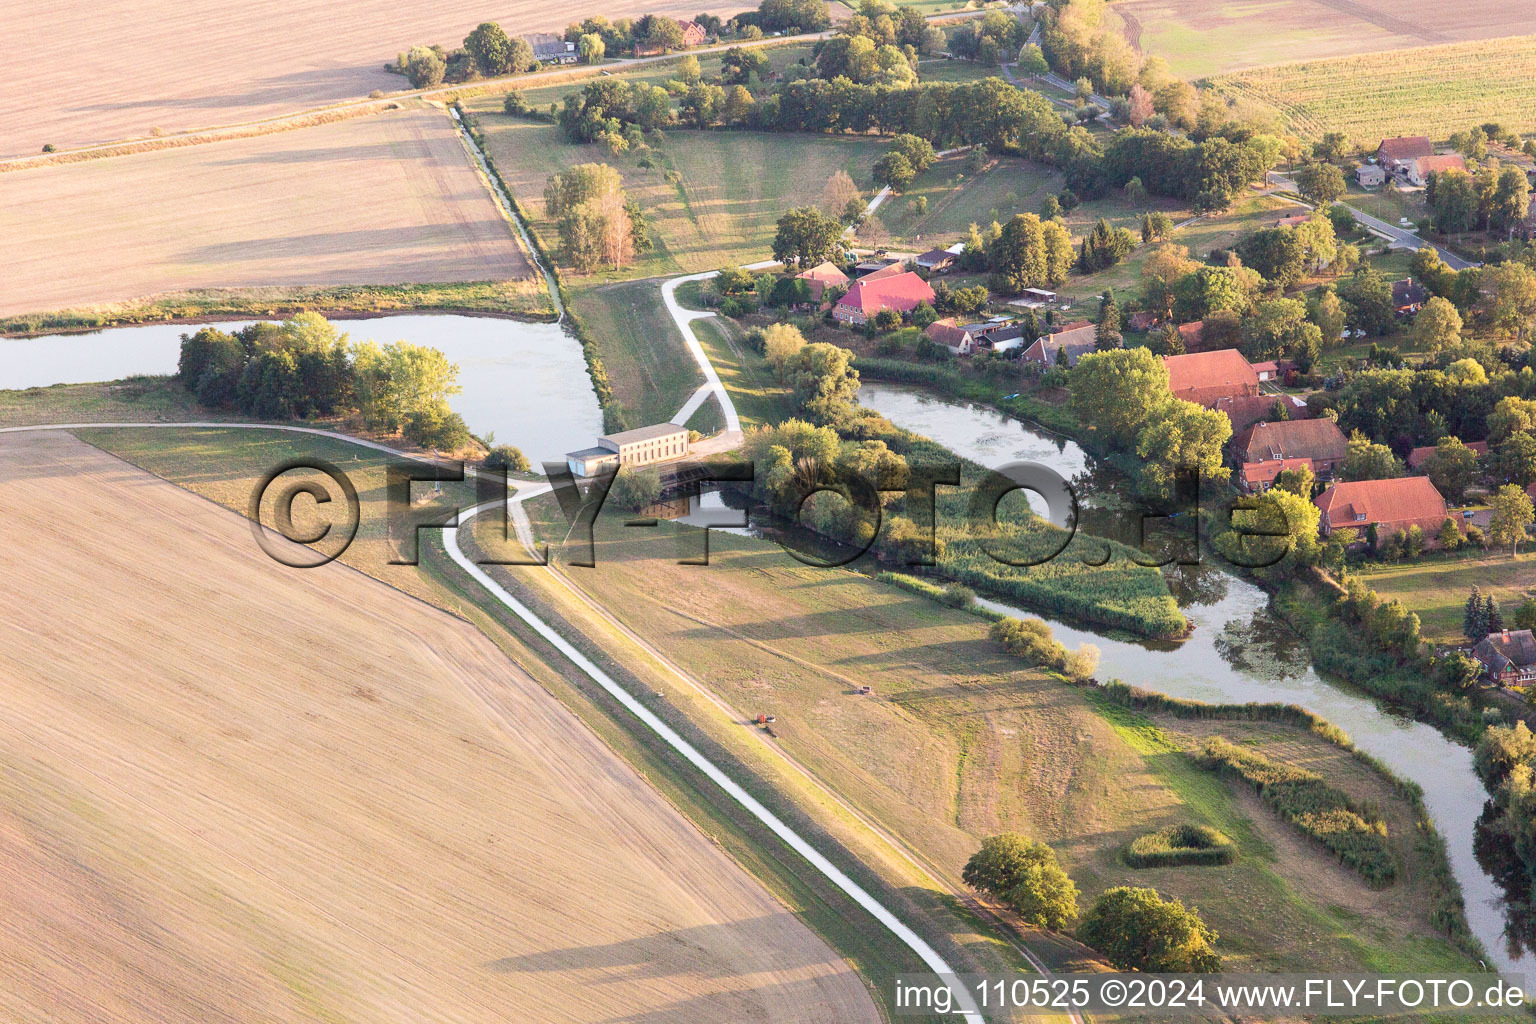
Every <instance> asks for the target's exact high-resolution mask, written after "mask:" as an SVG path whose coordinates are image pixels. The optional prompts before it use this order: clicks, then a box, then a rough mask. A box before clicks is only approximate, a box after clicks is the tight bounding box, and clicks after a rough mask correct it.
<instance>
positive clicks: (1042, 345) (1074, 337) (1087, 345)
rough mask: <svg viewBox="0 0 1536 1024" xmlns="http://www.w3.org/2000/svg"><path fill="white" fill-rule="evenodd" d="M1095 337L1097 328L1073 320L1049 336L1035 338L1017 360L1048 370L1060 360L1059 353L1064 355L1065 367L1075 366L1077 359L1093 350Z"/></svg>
mask: <svg viewBox="0 0 1536 1024" xmlns="http://www.w3.org/2000/svg"><path fill="white" fill-rule="evenodd" d="M1097 337H1098V328H1096V327H1095V326H1094V325H1093V324H1091V323H1089V322H1088V321H1087V320H1074V321H1072V322H1071V323H1069V324H1062V325H1061V326H1059V327H1057V328H1056V330H1055V331H1054V332H1052V333H1051V334H1047V335H1045V336H1044V337H1042V338H1036V339H1035V341H1034V343H1033V344H1031V345H1030V346H1029V347H1027V348H1025V349H1024V354H1023V355H1022V356H1020V357H1019V358H1020V359H1023V360H1026V361H1028V362H1031V363H1038V364H1039V365H1041V366H1044V367H1046V368H1047V369H1049V368H1050V367H1052V366H1055V365H1056V364H1057V361H1058V360H1059V359H1060V358H1062V357H1061V353H1065V358H1066V360H1067V365H1068V366H1076V365H1077V361H1078V360H1079V359H1081V358H1082V357H1083V356H1085V355H1087V354H1088V353H1089V352H1092V351H1094V350H1095V343H1096V341H1097Z"/></svg>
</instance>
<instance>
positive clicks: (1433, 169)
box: [1408, 153, 1467, 188]
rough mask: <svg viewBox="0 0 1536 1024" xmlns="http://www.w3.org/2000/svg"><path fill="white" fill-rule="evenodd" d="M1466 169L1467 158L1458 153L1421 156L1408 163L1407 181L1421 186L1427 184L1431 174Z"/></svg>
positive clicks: (1463, 170)
mask: <svg viewBox="0 0 1536 1024" xmlns="http://www.w3.org/2000/svg"><path fill="white" fill-rule="evenodd" d="M1466 169H1467V160H1466V158H1465V157H1463V156H1462V155H1461V154H1460V153H1447V154H1445V155H1444V156H1421V157H1419V158H1418V159H1417V160H1415V161H1413V162H1412V163H1411V164H1409V165H1408V183H1409V184H1411V185H1418V186H1419V187H1421V188H1422V187H1423V186H1425V185H1427V184H1429V176H1430V175H1431V174H1444V173H1445V172H1446V171H1462V172H1465V171H1466Z"/></svg>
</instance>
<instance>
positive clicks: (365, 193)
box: [0, 107, 534, 315]
mask: <svg viewBox="0 0 1536 1024" xmlns="http://www.w3.org/2000/svg"><path fill="white" fill-rule="evenodd" d="M0 265H3V266H5V267H6V268H7V273H6V281H5V287H4V289H3V290H0V315H10V314H16V313H30V312H36V311H41V310H47V309H58V308H62V307H68V306H79V305H87V304H97V303H109V302H113V301H121V300H125V299H131V298H136V297H139V296H144V295H150V294H155V293H158V292H166V291H179V290H183V289H189V288H245V287H262V286H299V285H353V284H400V283H410V282H437V281H488V280H505V279H509V278H520V279H530V280H531V279H533V277H534V271H533V267H532V266H531V264H530V263H529V261H528V258H527V256H526V255H525V254H524V252H523V251H522V249H521V247H520V246H519V243H518V241H517V237H516V235H515V234H514V232H513V230H512V227H511V225H509V224H508V223H507V222H506V220H505V219H504V218H503V217H502V215H501V213H500V212H499V211H498V210H497V207H496V203H495V201H494V200H493V199H492V198H491V194H490V192H489V191H488V190H487V188H486V187H485V185H484V184H483V183H482V182H481V180H480V178H479V176H478V175H477V174H476V172H475V170H474V167H473V165H472V164H471V163H470V160H469V156H468V154H467V153H465V151H464V149H463V146H462V144H461V143H460V141H459V138H458V135H457V132H456V130H455V129H454V127H453V123H452V121H451V120H450V119H449V117H448V116H447V115H446V114H445V113H443V112H442V111H441V110H437V109H433V108H426V107H422V108H418V109H412V110H397V111H391V112H389V113H385V114H379V115H377V116H373V117H363V118H355V119H353V120H348V121H338V122H335V123H332V124H326V125H319V126H316V127H311V128H302V129H298V130H295V131H290V132H278V133H274V134H271V135H261V136H257V137H254V138H249V139H240V140H236V141H232V142H218V143H210V144H207V145H202V146H189V147H186V148H182V149H170V150H163V151H160V152H153V153H140V154H135V155H132V156H119V157H109V158H105V159H100V160H86V161H83V162H80V163H74V164H66V165H61V166H54V167H37V168H32V169H30V170H23V171H14V172H12V173H10V174H4V175H0Z"/></svg>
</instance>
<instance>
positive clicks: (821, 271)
mask: <svg viewBox="0 0 1536 1024" xmlns="http://www.w3.org/2000/svg"><path fill="white" fill-rule="evenodd" d="M795 277H797V278H798V279H800V280H801V281H804V282H805V283H806V285H807V286H808V287H809V288H810V295H811V301H812V302H814V303H816V304H817V305H818V306H819V305H821V300H822V296H824V295H825V294H826V292H827V289H828V288H846V287H848V275H847V274H845V273H843V271H842V268H841V267H839V266H838V265H837V264H835V263H818V264H816V266H814V267H812V268H810V269H809V270H802V271H800V273H798V274H796V275H795Z"/></svg>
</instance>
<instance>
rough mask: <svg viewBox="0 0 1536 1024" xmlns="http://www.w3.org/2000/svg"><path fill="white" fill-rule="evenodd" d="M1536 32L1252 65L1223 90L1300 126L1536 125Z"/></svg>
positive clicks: (1381, 129) (1361, 136) (1315, 130)
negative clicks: (1267, 65)
mask: <svg viewBox="0 0 1536 1024" xmlns="http://www.w3.org/2000/svg"><path fill="white" fill-rule="evenodd" d="M1533 67H1536V36H1522V37H1518V38H1513V39H1492V40H1485V41H1482V42H1476V43H1456V44H1453V45H1449V46H1431V47H1424V48H1422V49H1417V50H1409V51H1402V50H1399V51H1396V52H1393V53H1370V54H1363V55H1361V56H1358V57H1343V58H1339V59H1337V60H1321V61H1308V62H1306V63H1301V64H1285V65H1282V66H1280V67H1273V68H1263V69H1260V70H1255V71H1245V72H1243V73H1241V74H1234V75H1227V76H1224V77H1222V78H1218V79H1216V80H1215V82H1214V84H1215V85H1216V87H1217V88H1218V89H1220V90H1221V91H1223V92H1226V93H1228V94H1229V95H1234V96H1241V97H1243V98H1245V99H1248V100H1251V101H1253V102H1255V103H1258V104H1260V105H1265V106H1269V107H1271V108H1273V109H1274V110H1275V111H1276V113H1277V114H1278V115H1279V116H1280V117H1281V118H1282V119H1283V120H1284V121H1285V123H1286V124H1287V125H1288V126H1289V127H1290V128H1291V130H1293V131H1295V132H1296V133H1297V134H1299V135H1302V136H1306V137H1317V136H1320V135H1322V134H1323V133H1324V132H1328V131H1341V132H1344V133H1345V134H1346V135H1348V136H1349V137H1350V138H1351V139H1353V140H1354V141H1356V142H1364V143H1366V144H1367V145H1369V146H1375V145H1376V143H1377V142H1378V141H1380V139H1381V138H1382V137H1383V136H1390V135H1398V134H1414V135H1429V136H1430V137H1431V138H1434V139H1440V140H1443V139H1445V138H1447V137H1449V136H1450V135H1451V134H1452V133H1453V132H1457V131H1460V130H1462V129H1464V128H1469V127H1471V126H1473V125H1477V124H1483V123H1485V122H1488V121H1498V122H1500V123H1502V124H1504V125H1505V126H1506V127H1511V128H1514V129H1516V130H1519V131H1530V130H1531V129H1532V128H1533V127H1536V77H1533V75H1532V74H1531V69H1532V68H1533Z"/></svg>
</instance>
